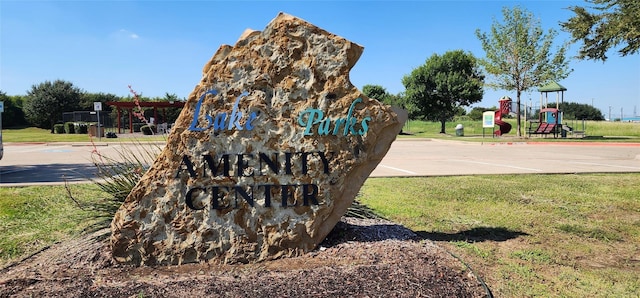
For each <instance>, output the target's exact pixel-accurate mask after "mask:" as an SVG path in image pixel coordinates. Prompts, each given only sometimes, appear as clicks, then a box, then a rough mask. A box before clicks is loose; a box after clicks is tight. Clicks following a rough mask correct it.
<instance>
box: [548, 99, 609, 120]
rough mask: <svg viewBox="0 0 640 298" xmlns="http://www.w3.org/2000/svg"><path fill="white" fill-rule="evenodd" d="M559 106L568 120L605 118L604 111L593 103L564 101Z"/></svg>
mask: <svg viewBox="0 0 640 298" xmlns="http://www.w3.org/2000/svg"><path fill="white" fill-rule="evenodd" d="M559 108H560V111H562V112H563V113H564V119H566V120H597V121H600V120H604V116H603V115H602V112H601V111H600V110H599V109H597V108H595V107H594V106H592V105H588V104H583V103H575V102H563V103H561V104H560V106H559Z"/></svg>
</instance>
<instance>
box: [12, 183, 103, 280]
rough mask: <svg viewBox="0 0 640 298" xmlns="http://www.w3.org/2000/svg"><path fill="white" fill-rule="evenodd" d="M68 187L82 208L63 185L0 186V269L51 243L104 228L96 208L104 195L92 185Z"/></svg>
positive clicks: (100, 213)
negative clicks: (100, 227) (99, 227)
mask: <svg viewBox="0 0 640 298" xmlns="http://www.w3.org/2000/svg"><path fill="white" fill-rule="evenodd" d="M69 187H70V190H71V192H72V194H73V195H74V198H76V199H77V200H78V203H80V204H82V205H83V207H82V208H80V207H79V205H78V204H76V203H75V202H74V201H73V200H72V199H71V198H70V197H69V196H68V195H67V191H66V190H65V188H64V187H63V186H29V187H0V235H1V236H0V268H1V267H4V266H5V265H7V264H8V263H10V262H13V261H16V260H19V259H21V258H24V257H26V256H28V255H30V254H32V253H34V252H36V251H38V250H40V249H42V248H44V247H47V246H49V245H51V244H53V243H56V242H59V241H63V240H65V239H69V238H70V237H74V236H77V235H80V234H82V233H84V232H87V231H91V230H93V229H95V228H96V227H97V226H106V222H107V219H106V218H104V217H102V216H101V215H102V214H103V213H102V212H100V211H99V210H97V209H96V207H98V206H100V204H102V203H104V200H103V199H102V198H106V196H107V195H106V194H105V193H103V192H101V191H99V190H98V187H96V186H95V185H93V184H74V185H70V186H69Z"/></svg>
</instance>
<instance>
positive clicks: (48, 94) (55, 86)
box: [23, 80, 82, 132]
mask: <svg viewBox="0 0 640 298" xmlns="http://www.w3.org/2000/svg"><path fill="white" fill-rule="evenodd" d="M81 98H82V91H81V90H80V89H78V88H76V87H74V86H73V84H72V83H70V82H66V81H62V80H56V81H54V82H50V81H45V82H44V83H40V84H38V85H33V86H31V90H29V92H27V101H26V102H25V103H24V107H23V109H24V113H25V115H26V116H27V119H28V120H29V121H30V122H31V123H32V124H34V125H36V126H37V127H40V128H49V129H51V131H52V132H53V125H54V124H55V123H56V121H58V120H61V119H62V113H63V112H67V111H73V110H76V109H78V108H79V104H80V100H81Z"/></svg>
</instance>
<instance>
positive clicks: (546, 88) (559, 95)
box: [538, 82, 567, 109]
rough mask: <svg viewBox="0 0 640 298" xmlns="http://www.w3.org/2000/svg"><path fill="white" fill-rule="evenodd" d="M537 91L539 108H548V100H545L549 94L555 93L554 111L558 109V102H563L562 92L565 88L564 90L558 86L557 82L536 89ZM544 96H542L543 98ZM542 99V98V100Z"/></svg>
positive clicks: (564, 89)
mask: <svg viewBox="0 0 640 298" xmlns="http://www.w3.org/2000/svg"><path fill="white" fill-rule="evenodd" d="M538 91H539V92H540V107H541V108H542V107H548V106H547V105H548V102H549V100H548V98H547V94H548V93H549V92H557V95H556V109H558V108H560V107H559V105H560V102H564V91H567V88H565V87H564V86H562V85H560V84H558V83H557V82H551V83H549V84H547V85H544V86H542V87H540V88H538ZM543 94H544V96H543ZM543 97H544V98H543Z"/></svg>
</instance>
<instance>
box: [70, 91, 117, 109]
mask: <svg viewBox="0 0 640 298" xmlns="http://www.w3.org/2000/svg"><path fill="white" fill-rule="evenodd" d="M120 100H121V98H120V97H119V96H117V95H115V94H111V93H102V92H99V93H89V92H86V93H83V94H82V99H81V100H80V103H79V105H80V109H81V110H83V111H93V103H94V102H101V103H102V110H103V111H105V112H111V107H110V106H109V105H107V102H108V101H120Z"/></svg>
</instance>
